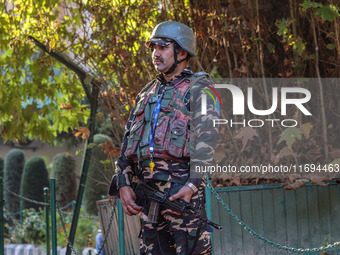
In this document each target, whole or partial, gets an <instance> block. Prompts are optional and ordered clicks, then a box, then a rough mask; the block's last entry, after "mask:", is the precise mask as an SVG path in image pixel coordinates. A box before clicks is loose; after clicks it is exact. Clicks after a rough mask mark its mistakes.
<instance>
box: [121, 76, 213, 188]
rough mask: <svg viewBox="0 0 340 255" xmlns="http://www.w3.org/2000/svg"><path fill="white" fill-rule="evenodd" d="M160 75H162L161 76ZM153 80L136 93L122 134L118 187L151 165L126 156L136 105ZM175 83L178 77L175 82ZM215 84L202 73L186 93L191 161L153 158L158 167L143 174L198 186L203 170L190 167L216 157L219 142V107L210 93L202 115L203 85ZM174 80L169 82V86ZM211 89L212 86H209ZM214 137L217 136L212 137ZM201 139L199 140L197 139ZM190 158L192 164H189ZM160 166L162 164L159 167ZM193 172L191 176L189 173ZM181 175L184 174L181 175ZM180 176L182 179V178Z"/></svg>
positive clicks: (207, 162)
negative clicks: (217, 120)
mask: <svg viewBox="0 0 340 255" xmlns="http://www.w3.org/2000/svg"><path fill="white" fill-rule="evenodd" d="M192 75H193V72H192V71H191V70H189V69H184V70H183V72H182V73H181V75H180V76H179V77H178V78H177V79H183V78H186V77H188V76H192ZM158 79H160V77H158ZM154 82H156V81H152V82H150V83H149V84H148V85H147V86H146V87H145V88H144V89H143V90H142V91H141V92H140V94H139V95H138V96H137V98H136V104H135V107H134V108H133V109H132V111H131V114H130V117H129V120H128V122H127V124H126V127H125V130H126V131H125V135H124V137H123V142H122V149H121V156H120V157H119V158H118V160H117V162H116V166H117V173H118V187H121V186H127V185H130V180H131V178H132V176H133V175H139V174H140V173H141V172H142V171H143V170H145V168H144V167H146V166H148V164H149V162H150V161H149V160H143V161H141V162H138V163H137V164H135V163H134V161H133V160H132V159H127V158H126V156H125V152H126V148H127V144H128V140H129V135H130V129H131V127H132V123H133V120H134V118H135V115H134V112H135V110H136V108H137V105H138V103H139V101H140V96H141V95H142V94H143V93H145V92H146V91H148V90H150V87H152V86H153V84H154ZM173 83H176V80H175V81H174V82H173ZM207 84H208V85H213V83H212V81H211V80H210V79H207V78H206V77H203V78H202V79H200V80H198V81H197V82H196V83H195V84H194V86H192V87H191V88H190V90H189V91H188V93H187V95H185V100H186V101H187V102H186V106H187V108H188V109H190V112H191V113H192V114H191V119H193V121H191V122H190V127H191V129H192V130H191V135H190V139H191V141H190V154H191V157H190V161H189V159H187V160H186V162H183V163H176V162H173V161H171V160H165V159H163V158H154V162H155V164H156V167H155V169H154V171H153V172H152V173H151V172H150V171H143V175H147V176H150V175H152V176H153V179H154V180H163V181H171V182H180V183H185V182H187V181H189V182H191V183H193V184H194V185H195V186H196V187H198V185H199V183H200V180H201V178H202V174H201V173H198V172H195V171H191V172H190V168H191V169H195V168H194V167H195V165H194V164H195V163H197V164H199V163H200V164H202V163H205V164H209V163H211V161H212V160H213V155H214V148H215V146H216V142H217V139H216V138H217V135H218V130H217V128H214V127H213V122H212V121H213V119H214V118H218V116H219V109H216V108H215V107H214V102H213V100H212V99H211V98H210V97H207V115H203V116H202V115H201V114H200V113H201V89H202V88H205V89H207V87H206V85H207ZM171 85H173V84H170V86H171ZM208 90H209V89H208ZM212 137H214V139H212ZM198 139H199V140H198ZM189 162H190V163H191V166H189ZM157 166H159V167H157ZM180 168H181V169H185V168H186V169H187V172H186V173H185V171H180V170H178V169H180ZM189 172H190V176H189ZM180 177H182V178H183V179H182V178H180ZM180 179H181V180H180Z"/></svg>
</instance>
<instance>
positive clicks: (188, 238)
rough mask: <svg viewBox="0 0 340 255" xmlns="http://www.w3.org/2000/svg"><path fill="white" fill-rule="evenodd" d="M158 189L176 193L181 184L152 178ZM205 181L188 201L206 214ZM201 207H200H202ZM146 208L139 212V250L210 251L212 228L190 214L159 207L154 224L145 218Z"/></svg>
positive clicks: (166, 252)
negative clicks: (140, 223)
mask: <svg viewBox="0 0 340 255" xmlns="http://www.w3.org/2000/svg"><path fill="white" fill-rule="evenodd" d="M154 183H155V184H156V185H157V186H158V188H159V190H161V191H165V192H169V193H170V194H172V195H173V194H175V193H177V192H178V191H179V190H180V188H181V187H183V185H181V184H178V183H172V182H166V181H155V182H154ZM204 192H205V180H204V179H203V180H202V181H201V184H200V186H199V188H198V191H197V192H196V193H195V194H193V196H192V198H191V201H190V202H191V203H193V204H194V206H195V208H197V209H199V211H200V212H201V216H205V210H204V204H205V193H204ZM202 208H203V210H200V209H202ZM147 214H148V208H144V210H143V213H141V222H142V230H141V235H140V241H141V243H140V252H141V254H142V255H149V254H155V255H156V254H157V255H160V254H163V255H174V254H181V255H184V254H192V255H195V254H211V251H212V246H211V241H210V232H211V231H212V230H211V227H210V226H208V225H206V224H201V222H200V221H199V220H197V219H195V218H194V217H193V216H191V215H189V216H183V215H176V214H173V213H172V212H171V211H170V210H169V209H165V208H162V207H161V208H160V213H159V216H158V222H157V223H149V222H148V221H147V218H148V217H147Z"/></svg>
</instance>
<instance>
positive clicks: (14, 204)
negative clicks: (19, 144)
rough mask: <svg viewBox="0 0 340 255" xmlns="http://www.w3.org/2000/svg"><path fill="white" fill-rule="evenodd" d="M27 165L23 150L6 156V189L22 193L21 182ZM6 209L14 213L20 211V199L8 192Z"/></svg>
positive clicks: (11, 151)
mask: <svg viewBox="0 0 340 255" xmlns="http://www.w3.org/2000/svg"><path fill="white" fill-rule="evenodd" d="M24 165H25V154H24V152H23V151H22V150H19V149H13V150H10V151H9V152H8V154H7V156H6V162H5V172H4V187H5V189H7V190H10V191H12V192H14V193H17V194H19V193H20V182H21V176H22V171H23V169H24ZM4 198H5V203H6V209H7V211H8V212H10V213H13V212H17V211H19V210H20V198H19V197H17V196H15V195H13V194H11V193H9V192H6V191H5V193H4Z"/></svg>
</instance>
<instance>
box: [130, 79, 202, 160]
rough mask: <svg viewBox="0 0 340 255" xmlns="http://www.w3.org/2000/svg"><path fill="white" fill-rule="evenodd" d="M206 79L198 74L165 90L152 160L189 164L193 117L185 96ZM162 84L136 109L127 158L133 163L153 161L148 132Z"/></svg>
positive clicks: (153, 87) (143, 96)
mask: <svg viewBox="0 0 340 255" xmlns="http://www.w3.org/2000/svg"><path fill="white" fill-rule="evenodd" d="M204 77H205V73H198V74H194V75H192V76H189V77H187V78H184V79H183V80H182V81H180V82H179V83H178V84H176V85H174V86H165V92H164V96H163V98H162V100H161V109H160V112H159V116H158V119H157V124H156V128H155V131H154V146H153V147H154V153H153V158H161V159H165V160H173V161H175V162H180V163H184V162H189V161H190V121H191V120H190V113H189V111H188V109H187V108H186V105H185V96H186V94H187V93H188V90H189V89H190V87H191V85H193V84H194V83H195V82H197V81H198V80H200V79H202V78H204ZM160 87H161V84H160V82H159V81H156V82H154V83H153V84H152V85H151V86H150V88H148V89H146V91H144V92H143V93H141V94H140V99H139V101H138V103H137V105H136V107H135V111H134V113H133V114H134V119H133V122H132V124H131V129H130V135H129V138H128V143H127V149H126V151H125V156H126V157H127V158H128V159H133V161H134V162H138V161H142V160H144V159H149V158H150V145H149V132H150V128H151V123H152V122H153V121H154V120H152V112H153V109H154V108H155V105H156V103H157V100H158V97H159V96H160V95H159V93H158V91H159V89H160Z"/></svg>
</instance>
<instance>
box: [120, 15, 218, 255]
mask: <svg viewBox="0 0 340 255" xmlns="http://www.w3.org/2000/svg"><path fill="white" fill-rule="evenodd" d="M146 47H148V48H150V49H151V50H152V59H153V64H154V66H155V69H156V70H157V72H159V75H158V76H157V77H156V79H155V80H153V81H151V82H150V83H149V84H147V85H146V86H145V87H144V89H143V90H142V91H141V92H140V93H139V94H138V96H137V98H136V103H135V106H134V108H133V109H132V112H131V114H130V117H129V120H128V122H127V124H126V127H125V128H126V132H125V135H124V137H123V142H122V150H121V156H120V157H119V159H118V160H117V162H116V164H117V172H118V183H117V186H118V189H119V193H120V199H121V202H122V205H123V208H124V212H125V213H126V214H127V215H130V216H131V215H136V214H138V213H140V212H142V213H141V219H142V230H141V234H140V238H141V247H140V250H141V254H157V255H158V254H211V250H212V247H211V242H210V235H209V233H210V232H211V228H210V227H209V226H207V225H206V224H201V222H200V221H199V220H197V219H195V218H194V217H193V216H183V215H180V214H179V213H177V212H174V211H171V210H169V209H165V208H162V207H161V208H160V209H159V212H157V213H158V215H159V216H158V219H157V222H150V221H149V220H148V217H147V215H148V211H149V208H148V206H144V207H141V206H138V205H137V204H136V203H135V201H136V195H135V193H134V191H133V190H132V188H131V187H130V184H131V180H132V178H133V177H138V179H139V180H140V181H147V180H148V181H150V180H151V181H152V182H153V184H154V185H156V186H157V187H158V189H159V190H161V191H164V192H169V194H170V195H171V197H170V200H175V199H179V198H180V199H183V200H185V201H186V202H190V203H192V204H193V205H194V206H195V208H196V209H198V211H199V212H200V214H201V216H205V209H204V206H205V197H204V195H205V194H204V190H205V182H206V179H205V177H204V176H202V174H201V173H199V172H196V171H190V164H191V169H195V165H196V164H202V162H204V163H206V164H208V163H209V162H211V161H212V158H213V152H214V146H215V144H216V143H215V142H214V141H216V140H217V130H216V129H215V128H213V127H212V119H213V118H215V117H218V110H216V109H217V108H216V107H215V108H214V107H210V106H211V105H212V106H213V105H214V104H213V102H211V101H212V100H211V99H209V97H208V100H207V105H208V107H207V114H206V115H204V116H202V115H201V114H200V108H198V106H195V102H200V100H201V99H200V94H201V91H202V88H207V86H206V85H212V82H211V80H210V79H209V78H208V77H207V75H206V74H205V73H198V74H195V73H193V72H192V71H191V70H190V69H189V68H188V60H189V58H190V57H194V56H195V51H196V48H195V47H196V46H195V38H194V34H193V32H192V30H191V29H190V28H189V27H188V26H186V25H184V24H182V23H179V22H175V21H165V22H162V23H160V24H158V25H157V26H156V27H155V28H154V30H153V32H152V35H151V38H150V40H149V41H148V42H147V43H146ZM194 86H195V87H198V88H201V89H195V90H193V88H194ZM208 87H209V86H208ZM210 100H211V101H210ZM197 105H199V104H197ZM215 106H216V105H215ZM192 107H194V109H190V108H192ZM190 113H191V114H190ZM193 131H194V134H193V133H192V132H193ZM214 135H216V136H215V139H212V136H214ZM190 137H193V139H192V141H191V140H190ZM198 137H199V138H198ZM197 139H199V141H198V140H197Z"/></svg>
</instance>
